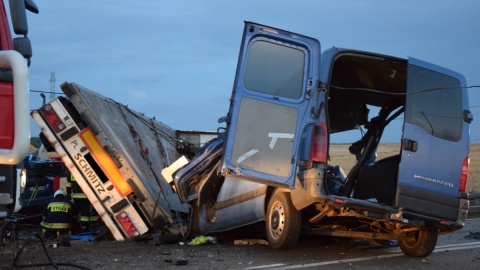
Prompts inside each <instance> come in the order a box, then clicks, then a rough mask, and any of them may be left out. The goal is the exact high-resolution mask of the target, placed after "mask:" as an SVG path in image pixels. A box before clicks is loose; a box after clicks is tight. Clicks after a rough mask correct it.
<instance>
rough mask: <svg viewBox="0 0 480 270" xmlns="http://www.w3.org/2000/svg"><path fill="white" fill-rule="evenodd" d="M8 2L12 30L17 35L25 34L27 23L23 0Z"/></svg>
mask: <svg viewBox="0 0 480 270" xmlns="http://www.w3.org/2000/svg"><path fill="white" fill-rule="evenodd" d="M9 2H10V15H11V17H12V26H13V31H14V32H15V34H17V35H26V34H27V33H28V23H27V12H26V9H25V0H10V1H9Z"/></svg>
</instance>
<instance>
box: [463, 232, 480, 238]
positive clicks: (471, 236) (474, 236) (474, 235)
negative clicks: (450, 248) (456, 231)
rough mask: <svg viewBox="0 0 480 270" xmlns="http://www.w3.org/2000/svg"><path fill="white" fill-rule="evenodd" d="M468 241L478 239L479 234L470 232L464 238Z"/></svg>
mask: <svg viewBox="0 0 480 270" xmlns="http://www.w3.org/2000/svg"><path fill="white" fill-rule="evenodd" d="M465 238H468V239H480V232H470V234H469V235H467V236H465Z"/></svg>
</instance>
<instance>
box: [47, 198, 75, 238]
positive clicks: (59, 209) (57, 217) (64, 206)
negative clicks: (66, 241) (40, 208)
mask: <svg viewBox="0 0 480 270" xmlns="http://www.w3.org/2000/svg"><path fill="white" fill-rule="evenodd" d="M73 221H74V211H73V207H72V204H71V203H70V202H69V201H68V199H67V198H66V197H65V193H64V192H63V190H61V189H59V190H57V191H55V194H54V195H53V200H52V201H51V202H50V203H49V204H48V206H47V209H45V212H44V213H43V220H42V222H41V223H40V226H41V227H42V231H43V234H44V235H45V237H46V238H47V239H49V238H55V237H60V236H62V235H69V234H70V233H71V229H72V224H73Z"/></svg>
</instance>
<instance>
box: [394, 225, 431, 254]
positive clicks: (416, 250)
mask: <svg viewBox="0 0 480 270" xmlns="http://www.w3.org/2000/svg"><path fill="white" fill-rule="evenodd" d="M415 239H416V240H415V241H402V240H400V241H398V245H399V246H400V249H401V250H402V252H403V253H404V254H405V255H407V256H411V257H426V256H428V255H430V253H432V251H433V249H434V248H435V246H436V245H437V239H438V231H437V230H432V229H426V230H421V231H418V232H416V233H415Z"/></svg>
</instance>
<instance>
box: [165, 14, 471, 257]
mask: <svg viewBox="0 0 480 270" xmlns="http://www.w3.org/2000/svg"><path fill="white" fill-rule="evenodd" d="M465 87H466V81H465V78H464V77H463V76H462V75H461V74H458V73H456V72H453V71H451V70H448V69H445V68H442V67H439V66H436V65H433V64H430V63H427V62H424V61H421V60H418V59H414V58H408V59H402V58H397V57H392V56H387V55H381V54H376V53H369V52H364V51H356V50H348V49H341V48H335V47H334V48H331V49H329V50H327V51H325V52H323V53H320V43H319V41H317V40H316V39H314V38H310V37H307V36H303V35H300V34H295V33H291V32H288V31H283V30H280V29H276V28H272V27H268V26H264V25H259V24H256V23H252V22H246V23H245V29H244V34H243V42H242V45H241V48H240V54H239V60H238V66H237V71H236V78H235V83H234V87H233V92H232V96H231V99H230V102H231V103H230V109H229V112H228V114H227V116H226V117H223V119H222V120H223V121H225V122H226V132H225V133H224V134H222V135H220V136H219V137H218V138H216V139H214V140H212V141H211V142H210V143H209V144H207V145H206V146H204V147H203V148H202V149H200V151H199V152H198V153H197V155H196V157H195V158H193V159H191V160H190V161H188V163H187V164H186V165H184V166H183V167H181V168H180V169H179V170H177V171H176V172H175V173H174V174H173V179H174V181H173V185H174V188H175V190H176V191H177V193H178V194H179V197H180V200H181V201H182V202H188V203H189V204H190V205H191V208H192V218H191V222H192V226H191V232H192V233H193V234H207V233H212V232H219V231H225V230H230V229H233V228H237V227H241V226H245V225H248V224H252V223H256V222H259V221H265V226H266V229H265V231H266V238H267V240H268V242H269V244H270V245H271V246H272V247H273V248H277V249H286V248H291V247H292V246H293V245H294V244H295V243H296V242H297V240H298V238H299V236H300V234H301V233H302V232H304V233H312V234H317V235H327V236H337V237H353V238H363V239H376V240H379V241H381V240H398V243H399V246H400V248H401V250H402V251H403V252H404V253H405V254H406V255H409V256H428V255H429V254H430V253H431V252H432V251H433V249H434V247H435V245H436V242H437V238H438V235H442V234H447V233H451V232H453V231H455V230H458V229H461V228H462V227H463V226H464V223H465V219H466V217H467V214H468V208H469V202H468V194H467V193H466V185H467V174H468V164H469V157H468V156H469V124H470V123H471V121H472V120H473V117H472V114H471V112H470V111H469V110H468V97H467V90H466V88H465ZM390 126H397V127H399V131H398V134H397V135H398V141H397V143H398V144H397V145H398V149H397V150H396V151H394V152H389V153H387V155H386V156H385V155H384V157H382V158H378V157H377V152H378V147H379V145H380V141H381V139H382V135H383V134H384V132H386V130H388V129H389V127H390ZM351 130H355V131H357V132H356V133H355V134H358V135H359V136H358V138H357V139H355V140H353V141H352V143H351V144H344V145H343V147H344V148H345V152H348V155H351V156H352V157H353V160H354V162H353V164H352V166H351V167H350V168H342V167H341V166H338V164H332V159H331V158H330V155H331V148H332V147H333V144H332V143H331V138H332V137H333V136H335V135H336V134H341V133H344V132H348V131H351ZM359 130H360V131H361V130H363V131H364V132H358V131H359ZM344 171H348V173H343V172H344Z"/></svg>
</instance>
